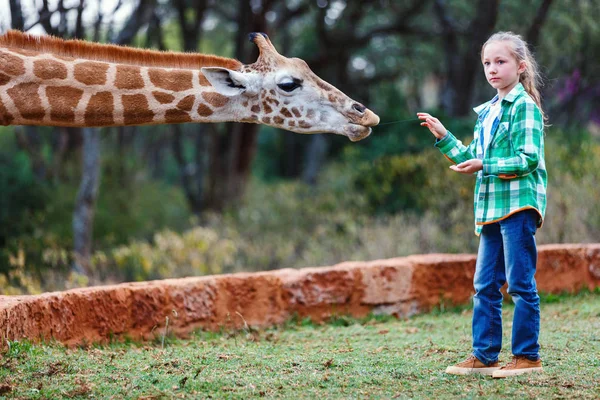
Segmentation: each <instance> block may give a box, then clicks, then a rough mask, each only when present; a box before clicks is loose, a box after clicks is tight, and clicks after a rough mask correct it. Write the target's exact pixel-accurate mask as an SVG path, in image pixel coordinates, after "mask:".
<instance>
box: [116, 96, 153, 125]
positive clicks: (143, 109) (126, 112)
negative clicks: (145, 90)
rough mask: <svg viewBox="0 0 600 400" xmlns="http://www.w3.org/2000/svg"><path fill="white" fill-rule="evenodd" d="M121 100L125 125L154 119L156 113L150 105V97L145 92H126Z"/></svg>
mask: <svg viewBox="0 0 600 400" xmlns="http://www.w3.org/2000/svg"><path fill="white" fill-rule="evenodd" d="M121 101H122V102H123V119H124V122H125V125H143V124H147V123H149V122H152V120H153V119H154V113H153V112H152V111H151V110H150V107H148V99H146V96H144V95H143V94H124V95H123V96H121Z"/></svg>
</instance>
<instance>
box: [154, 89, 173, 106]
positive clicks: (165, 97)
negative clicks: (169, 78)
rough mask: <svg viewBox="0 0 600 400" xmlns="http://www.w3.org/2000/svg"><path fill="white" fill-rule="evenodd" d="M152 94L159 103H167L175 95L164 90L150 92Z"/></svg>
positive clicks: (170, 101) (171, 100)
mask: <svg viewBox="0 0 600 400" xmlns="http://www.w3.org/2000/svg"><path fill="white" fill-rule="evenodd" d="M152 96H154V98H155V99H156V100H158V102H159V103H161V104H169V103H172V102H173V100H175V96H173V95H172V94H169V93H165V92H156V91H155V92H152Z"/></svg>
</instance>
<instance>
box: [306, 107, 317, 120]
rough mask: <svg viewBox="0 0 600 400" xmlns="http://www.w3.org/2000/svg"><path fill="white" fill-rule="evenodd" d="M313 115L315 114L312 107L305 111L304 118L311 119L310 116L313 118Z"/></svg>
mask: <svg viewBox="0 0 600 400" xmlns="http://www.w3.org/2000/svg"><path fill="white" fill-rule="evenodd" d="M314 116H315V110H313V109H312V108H311V109H309V110H308V111H307V112H306V118H308V119H312V118H314Z"/></svg>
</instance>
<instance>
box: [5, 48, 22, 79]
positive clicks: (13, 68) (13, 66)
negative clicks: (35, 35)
mask: <svg viewBox="0 0 600 400" xmlns="http://www.w3.org/2000/svg"><path fill="white" fill-rule="evenodd" d="M0 71H1V72H4V73H7V74H8V75H12V76H17V75H22V74H24V73H25V63H24V62H23V60H22V59H20V58H19V57H17V56H13V55H12V54H8V53H6V52H4V51H0Z"/></svg>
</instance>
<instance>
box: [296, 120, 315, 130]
mask: <svg viewBox="0 0 600 400" xmlns="http://www.w3.org/2000/svg"><path fill="white" fill-rule="evenodd" d="M298 126H299V127H300V128H305V129H308V128H310V127H312V125H311V124H309V123H308V122H306V121H304V120H300V121H298Z"/></svg>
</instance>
